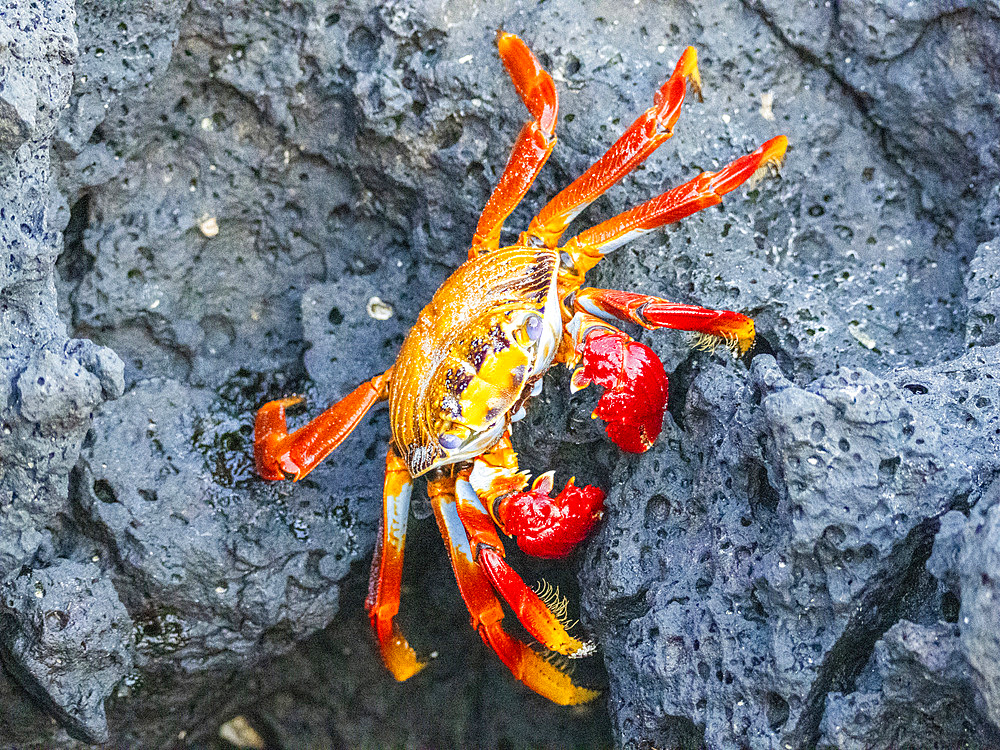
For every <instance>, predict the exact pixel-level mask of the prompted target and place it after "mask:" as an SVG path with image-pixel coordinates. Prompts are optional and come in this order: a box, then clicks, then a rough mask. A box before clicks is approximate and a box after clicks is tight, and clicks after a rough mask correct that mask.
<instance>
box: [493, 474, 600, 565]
mask: <svg viewBox="0 0 1000 750" xmlns="http://www.w3.org/2000/svg"><path fill="white" fill-rule="evenodd" d="M551 491H552V472H548V473H546V474H542V476H540V477H538V479H536V480H535V482H534V484H533V485H532V486H531V489H530V490H529V491H528V492H514V493H512V494H510V495H508V496H507V497H505V498H503V499H502V500H501V501H500V502H499V503H498V504H497V509H496V513H497V519H498V520H499V521H500V525H501V526H502V527H503V531H504V533H505V534H508V535H510V536H513V537H517V546H518V547H520V548H521V550H522V551H523V552H525V553H526V554H529V555H533V556H534V557H545V558H550V559H552V558H557V557H566V555H568V554H569V553H570V552H572V551H573V548H574V547H575V546H576V545H578V544H579V543H580V542H582V541H583V540H584V538H585V537H586V536H587V534H589V533H590V531H591V529H593V528H594V525H595V524H596V523H597V522H598V521H600V520H601V516H602V515H603V514H604V493H603V492H602V491H601V490H599V489H598V488H597V487H593V486H591V485H586V486H584V487H577V486H576V485H575V484H573V480H572V479H570V480H569V481H568V482H567V483H566V487H565V488H564V489H563V491H562V492H560V493H559V494H558V495H556V496H555V497H554V498H553V497H549V493H550V492H551Z"/></svg>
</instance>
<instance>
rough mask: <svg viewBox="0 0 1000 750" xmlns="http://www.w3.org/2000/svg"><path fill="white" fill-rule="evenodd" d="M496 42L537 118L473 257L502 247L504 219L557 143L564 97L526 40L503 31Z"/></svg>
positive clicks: (525, 132)
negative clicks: (501, 231)
mask: <svg viewBox="0 0 1000 750" xmlns="http://www.w3.org/2000/svg"><path fill="white" fill-rule="evenodd" d="M497 47H498V48H499V50H500V58H501V59H502V60H503V64H504V67H505V68H507V72H508V73H509V74H510V77H511V80H512V81H513V82H514V88H516V89H517V93H518V94H519V95H520V96H521V100H522V101H523V102H524V104H525V105H526V106H527V107H528V111H529V112H531V116H532V117H533V118H534V119H533V120H531V121H529V122H527V123H525V125H524V127H523V128H522V129H521V133H520V134H519V135H518V137H517V141H516V142H515V143H514V148H513V150H512V151H511V154H510V159H509V160H508V161H507V167H506V168H505V169H504V173H503V175H502V176H501V177H500V181H499V182H498V183H497V186H496V188H495V189H494V190H493V194H492V195H491V196H490V199H489V200H488V201H487V202H486V206H485V207H484V208H483V213H482V215H481V216H480V217H479V223H478V224H477V225H476V234H475V236H474V237H473V240H472V248H471V249H470V250H469V257H470V258H472V257H474V256H476V255H478V254H479V253H481V252H489V251H490V250H496V249H497V248H498V247H499V245H500V229H501V227H502V226H503V223H504V220H505V219H506V218H507V217H508V216H510V213H511V211H513V210H514V208H515V207H516V206H517V204H518V203H520V202H521V199H522V198H523V197H524V194H525V193H527V192H528V188H529V187H531V183H532V182H534V181H535V177H537V176H538V173H539V171H541V169H542V165H543V164H545V162H546V160H547V159H548V158H549V155H550V154H551V153H552V149H553V147H554V146H555V145H556V137H555V129H556V115H557V113H558V111H559V100H558V97H557V95H556V87H555V84H554V83H553V82H552V76H550V75H549V74H548V73H546V72H545V70H543V69H542V66H541V64H540V63H539V62H538V59H537V58H536V57H535V56H534V55H533V54H532V52H531V50H529V49H528V47H527V45H525V43H524V42H522V41H521V40H520V39H519V38H518V37H516V36H514V35H513V34H508V33H505V32H503V31H501V32H499V33H498V34H497Z"/></svg>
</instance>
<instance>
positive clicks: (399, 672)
mask: <svg viewBox="0 0 1000 750" xmlns="http://www.w3.org/2000/svg"><path fill="white" fill-rule="evenodd" d="M382 661H383V662H384V663H385V666H386V668H387V669H388V670H389V672H391V673H392V676H393V677H395V678H396V681H397V682H405V681H406V680H408V679H410V678H411V677H413V675H415V674H417V672H420V671H421V670H422V669H423V668H424V667H426V666H427V665H428V664H430V661H429V660H426V659H423V660H421V659H418V658H417V652H416V651H414V650H413V647H412V646H411V645H410V644H409V643H408V642H407V640H406V638H404V637H403V636H402V635H399V634H398V633H397V634H396V635H395V636H394V637H393V638H392V640H390V641H389V642H388V643H384V644H382Z"/></svg>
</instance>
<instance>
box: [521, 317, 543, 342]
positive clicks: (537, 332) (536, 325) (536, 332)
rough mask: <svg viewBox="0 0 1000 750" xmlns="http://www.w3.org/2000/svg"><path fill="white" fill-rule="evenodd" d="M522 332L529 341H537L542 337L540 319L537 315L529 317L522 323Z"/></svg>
mask: <svg viewBox="0 0 1000 750" xmlns="http://www.w3.org/2000/svg"><path fill="white" fill-rule="evenodd" d="M524 332H525V333H526V334H528V338H529V339H530V340H531V341H538V337H539V336H541V335H542V319H541V317H540V316H538V315H529V316H528V317H527V319H526V320H525V321H524Z"/></svg>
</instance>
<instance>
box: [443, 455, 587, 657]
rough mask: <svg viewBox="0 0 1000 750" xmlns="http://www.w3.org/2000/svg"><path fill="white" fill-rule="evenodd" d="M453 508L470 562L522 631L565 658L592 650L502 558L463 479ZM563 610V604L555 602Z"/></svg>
mask: <svg viewBox="0 0 1000 750" xmlns="http://www.w3.org/2000/svg"><path fill="white" fill-rule="evenodd" d="M455 489H456V494H455V508H456V510H457V512H458V517H459V518H460V519H461V521H462V525H463V526H464V527H465V533H466V535H467V536H468V539H469V545H470V547H471V549H472V555H473V559H475V561H476V562H477V563H478V564H479V566H480V568H482V569H483V572H485V573H486V577H487V578H489V580H490V583H491V584H492V585H493V588H494V590H496V592H497V593H498V594H500V596H502V597H503V598H504V600H505V601H506V602H507V604H509V605H510V607H511V609H513V610H514V614H515V615H516V616H517V619H518V620H520V621H521V624H522V625H524V627H525V629H526V630H527V631H528V632H529V633H531V635H532V636H533V637H534V638H536V639H537V640H538V642H539V643H541V644H542V645H543V646H545V648H547V649H549V650H550V651H555V652H556V653H558V654H563V655H564V656H571V657H572V656H586V655H587V654H590V653H592V652H593V650H594V646H593V644H591V643H587V642H585V641H581V640H579V639H578V638H574V637H573V636H571V635H570V634H569V633H567V632H566V624H565V623H564V622H563V620H562V619H561V618H560V617H558V616H556V615H555V614H554V613H553V612H552V610H551V609H550V608H549V606H548V605H547V604H546V603H545V602H544V601H542V599H541V597H539V596H538V594H537V593H535V592H534V591H533V590H531V589H530V588H528V587H527V586H526V585H525V583H524V581H523V580H522V579H521V576H519V575H518V574H517V573H516V572H514V569H513V568H511V567H510V565H508V564H507V561H506V560H505V559H504V548H503V543H502V542H501V541H500V537H499V536H498V535H497V532H496V527H495V526H494V525H493V519H492V518H490V515H489V513H487V512H486V508H484V507H483V504H482V503H481V502H480V500H479V497H478V496H477V495H476V491H475V490H474V489H473V488H472V485H471V484H470V483H469V480H468V478H467V477H466V476H462V475H459V478H458V480H457V481H456V484H455ZM555 605H556V608H557V609H561V608H562V606H563V605H562V601H561V600H558V601H556V602H555Z"/></svg>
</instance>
